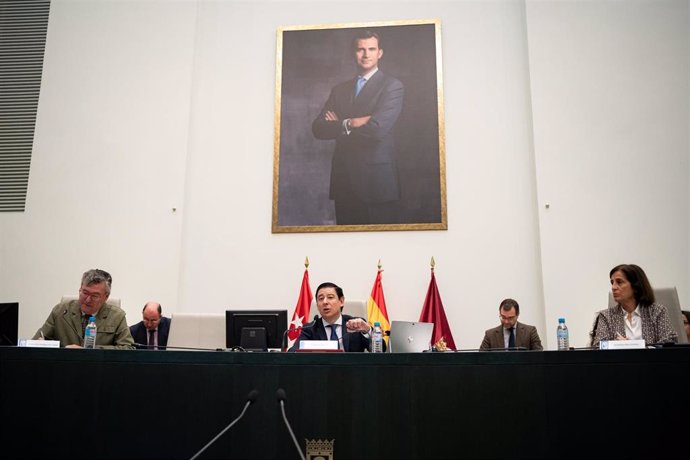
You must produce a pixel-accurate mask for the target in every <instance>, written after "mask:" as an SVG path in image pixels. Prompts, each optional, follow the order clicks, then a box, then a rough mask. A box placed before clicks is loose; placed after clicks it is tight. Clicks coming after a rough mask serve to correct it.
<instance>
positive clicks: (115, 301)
mask: <svg viewBox="0 0 690 460" xmlns="http://www.w3.org/2000/svg"><path fill="white" fill-rule="evenodd" d="M78 298H79V296H76V295H63V296H62V299H61V300H60V302H64V301H66V300H77V299H78ZM105 303H107V304H108V305H112V306H114V307H118V308H122V306H121V303H120V299H119V298H117V297H108V300H106V301H105Z"/></svg>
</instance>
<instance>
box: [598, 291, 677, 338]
mask: <svg viewBox="0 0 690 460" xmlns="http://www.w3.org/2000/svg"><path fill="white" fill-rule="evenodd" d="M654 297H655V298H656V303H659V304H661V305H663V306H664V307H666V310H668V316H669V318H670V320H671V326H673V330H674V331H676V334H678V343H688V336H687V334H686V333H685V326H684V325H683V316H682V313H681V312H680V310H681V308H680V299H679V298H678V290H677V289H676V287H675V286H673V287H664V288H654ZM615 305H616V301H615V300H613V294H612V293H611V292H610V291H609V308H611V307H613V306H615Z"/></svg>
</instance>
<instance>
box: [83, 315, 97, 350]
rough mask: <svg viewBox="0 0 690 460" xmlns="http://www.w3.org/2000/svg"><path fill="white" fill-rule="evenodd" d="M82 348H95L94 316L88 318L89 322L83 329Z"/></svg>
mask: <svg viewBox="0 0 690 460" xmlns="http://www.w3.org/2000/svg"><path fill="white" fill-rule="evenodd" d="M84 348H96V317H95V316H91V317H90V318H89V324H87V325H86V329H85V330H84Z"/></svg>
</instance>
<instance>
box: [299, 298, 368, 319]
mask: <svg viewBox="0 0 690 460" xmlns="http://www.w3.org/2000/svg"><path fill="white" fill-rule="evenodd" d="M343 313H345V314H346V315H350V316H356V317H359V318H364V319H365V320H366V319H367V303H366V302H365V301H363V300H347V299H345V305H343ZM318 314H319V309H318V308H316V301H314V300H312V301H311V308H310V309H309V318H308V319H307V322H308V321H311V320H313V319H314V316H315V315H318Z"/></svg>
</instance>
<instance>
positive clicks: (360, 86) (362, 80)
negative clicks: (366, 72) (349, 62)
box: [355, 77, 367, 97]
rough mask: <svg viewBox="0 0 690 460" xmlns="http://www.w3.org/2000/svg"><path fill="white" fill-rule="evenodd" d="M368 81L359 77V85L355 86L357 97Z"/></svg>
mask: <svg viewBox="0 0 690 460" xmlns="http://www.w3.org/2000/svg"><path fill="white" fill-rule="evenodd" d="M366 82H367V80H366V79H365V78H364V77H357V84H356V85H355V97H357V96H359V92H360V91H362V88H363V87H364V84H365V83H366Z"/></svg>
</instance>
